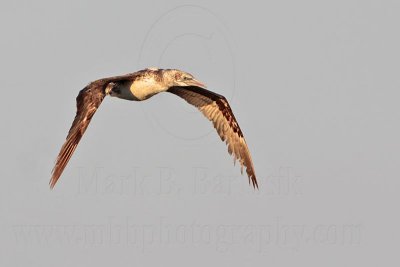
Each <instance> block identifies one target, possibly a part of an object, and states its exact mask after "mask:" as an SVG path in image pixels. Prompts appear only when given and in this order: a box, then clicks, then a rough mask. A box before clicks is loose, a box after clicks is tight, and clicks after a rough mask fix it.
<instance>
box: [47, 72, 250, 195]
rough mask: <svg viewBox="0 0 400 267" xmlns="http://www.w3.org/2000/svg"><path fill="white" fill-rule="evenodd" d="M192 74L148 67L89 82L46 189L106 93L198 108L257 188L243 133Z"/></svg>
mask: <svg viewBox="0 0 400 267" xmlns="http://www.w3.org/2000/svg"><path fill="white" fill-rule="evenodd" d="M205 88H206V86H205V85H204V84H203V83H201V82H199V81H198V80H196V79H195V78H194V77H193V75H191V74H189V73H186V72H183V71H180V70H176V69H156V68H148V69H144V70H140V71H137V72H134V73H129V74H125V75H121V76H114V77H109V78H103V79H99V80H96V81H93V82H91V83H89V84H88V85H87V86H86V87H85V88H83V89H82V90H81V91H80V92H79V94H78V96H77V97H76V108H77V111H76V115H75V119H74V121H73V122H72V126H71V128H70V130H69V132H68V135H67V138H66V140H65V142H64V144H63V146H62V147H61V150H60V152H59V154H58V157H57V160H56V163H55V166H54V168H53V170H52V177H51V180H50V183H49V184H50V188H53V187H54V185H55V184H56V183H57V181H58V179H59V178H60V176H61V174H62V172H63V171H64V168H65V166H66V165H67V163H68V161H69V160H70V158H71V156H72V154H73V153H74V151H75V149H76V147H77V146H78V143H79V141H80V140H81V138H82V136H83V134H84V133H85V131H86V129H87V127H88V125H89V123H90V121H91V119H92V117H93V115H94V113H95V112H96V110H97V109H98V108H99V106H100V104H101V102H102V101H103V99H104V97H105V96H107V95H110V96H113V97H118V98H122V99H126V100H131V101H143V100H146V99H148V98H150V97H152V96H153V95H155V94H158V93H161V92H169V93H172V94H174V95H177V96H179V97H181V98H183V99H184V100H185V101H186V102H188V103H189V104H191V105H193V106H195V107H196V108H198V109H199V110H200V111H201V112H202V113H203V114H204V116H205V117H207V118H208V119H209V120H210V121H211V122H212V123H213V125H214V128H215V129H216V131H217V133H218V135H219V136H220V138H221V140H222V141H225V142H226V144H227V146H228V152H229V154H231V155H232V154H233V158H234V163H235V162H236V160H238V161H239V162H240V165H241V172H242V173H243V167H245V168H246V173H247V176H248V178H249V183H250V182H251V183H252V185H253V187H254V188H256V187H257V188H258V184H257V179H256V174H255V172H254V166H253V162H252V160H251V155H250V151H249V149H248V147H247V144H246V141H245V139H244V136H243V133H242V131H241V130H240V127H239V124H238V123H237V121H236V118H235V116H234V115H233V113H232V110H231V108H230V106H229V103H228V101H227V100H226V98H225V97H224V96H222V95H219V94H216V93H214V92H211V91H209V90H207V89H205Z"/></svg>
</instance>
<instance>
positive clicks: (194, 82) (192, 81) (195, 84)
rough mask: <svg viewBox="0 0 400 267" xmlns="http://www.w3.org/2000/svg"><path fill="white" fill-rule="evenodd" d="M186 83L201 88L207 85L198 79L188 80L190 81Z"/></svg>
mask: <svg viewBox="0 0 400 267" xmlns="http://www.w3.org/2000/svg"><path fill="white" fill-rule="evenodd" d="M188 85H192V86H198V87H201V88H207V86H206V85H205V84H204V83H202V82H200V81H198V80H196V79H192V80H190V82H188Z"/></svg>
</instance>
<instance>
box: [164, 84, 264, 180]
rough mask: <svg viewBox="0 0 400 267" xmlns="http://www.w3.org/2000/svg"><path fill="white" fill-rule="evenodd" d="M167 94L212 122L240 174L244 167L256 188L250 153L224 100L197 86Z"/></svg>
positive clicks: (173, 89) (172, 89) (173, 90)
mask: <svg viewBox="0 0 400 267" xmlns="http://www.w3.org/2000/svg"><path fill="white" fill-rule="evenodd" d="M168 92H170V93H173V94H175V95H177V96H179V97H181V98H183V99H184V100H186V102H188V103H189V104H191V105H193V106H195V107H197V108H198V109H199V110H200V111H201V112H202V113H203V114H204V116H206V117H207V118H208V119H209V120H210V121H212V123H213V125H214V128H215V129H216V130H217V132H218V134H219V136H220V137H221V140H222V141H225V143H226V144H227V146H228V152H229V154H231V155H232V154H233V157H234V160H235V161H236V160H239V162H240V165H241V171H242V173H243V166H245V167H246V172H247V176H248V177H249V183H250V181H251V182H252V184H253V187H254V188H256V187H257V188H258V184H257V179H256V174H255V172H254V166H253V162H252V160H251V155H250V151H249V149H248V147H247V144H246V141H245V139H244V136H243V133H242V131H241V130H240V127H239V124H238V123H237V121H236V118H235V116H234V115H233V112H232V110H231V107H230V106H229V103H228V101H227V100H226V98H225V97H224V96H222V95H219V94H216V93H214V92H211V91H209V90H206V89H204V88H201V87H197V86H185V87H179V86H175V87H171V88H170V89H169V90H168Z"/></svg>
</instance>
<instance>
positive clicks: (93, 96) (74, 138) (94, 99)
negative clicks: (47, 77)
mask: <svg viewBox="0 0 400 267" xmlns="http://www.w3.org/2000/svg"><path fill="white" fill-rule="evenodd" d="M105 84H106V82H93V83H91V84H89V85H88V86H86V87H85V88H84V89H82V90H81V91H80V92H79V94H78V96H77V97H76V109H77V110H76V115H75V119H74V121H73V123H72V126H71V128H70V130H69V132H68V135H67V138H66V140H65V142H64V144H63V146H62V147H61V150H60V152H59V154H58V157H57V159H56V163H55V165H54V168H53V170H52V172H51V173H52V177H51V179H50V182H49V184H50V188H51V189H52V188H54V186H55V184H56V183H57V181H58V179H59V178H60V176H61V174H62V172H63V171H64V169H65V167H66V166H67V163H68V161H69V160H70V159H71V156H72V154H73V153H74V151H75V149H76V147H77V146H78V143H79V141H80V140H81V138H82V136H83V134H84V133H85V131H86V129H87V127H88V125H89V123H90V120H91V119H92V117H93V115H94V114H95V113H96V111H97V109H98V108H99V106H100V104H101V102H102V101H103V99H104V97H105V96H106V94H105Z"/></svg>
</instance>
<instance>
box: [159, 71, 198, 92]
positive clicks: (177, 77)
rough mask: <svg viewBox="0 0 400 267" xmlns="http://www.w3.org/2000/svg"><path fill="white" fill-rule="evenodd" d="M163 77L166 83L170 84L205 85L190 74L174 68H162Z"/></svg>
mask: <svg viewBox="0 0 400 267" xmlns="http://www.w3.org/2000/svg"><path fill="white" fill-rule="evenodd" d="M164 79H166V80H167V82H168V84H169V85H170V87H171V86H198V87H202V88H206V85H205V84H203V83H202V82H200V81H198V80H196V79H195V78H194V77H193V75H192V74H190V73H187V72H184V71H180V70H175V69H167V70H164Z"/></svg>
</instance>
